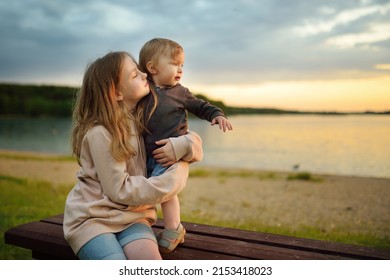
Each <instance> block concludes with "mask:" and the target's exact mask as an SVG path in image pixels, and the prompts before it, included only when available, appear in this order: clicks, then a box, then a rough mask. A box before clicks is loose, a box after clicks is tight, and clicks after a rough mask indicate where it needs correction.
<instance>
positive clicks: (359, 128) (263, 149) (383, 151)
mask: <svg viewBox="0 0 390 280" xmlns="http://www.w3.org/2000/svg"><path fill="white" fill-rule="evenodd" d="M230 120H231V122H232V124H233V126H234V130H233V131H229V132H226V133H223V132H222V131H221V130H220V129H219V128H218V127H217V126H210V124H209V123H208V122H206V121H203V120H198V119H191V120H190V129H191V130H194V131H196V132H197V133H198V134H199V135H200V136H201V137H202V139H203V147H204V152H205V156H204V160H203V161H202V162H201V163H200V165H208V166H221V167H242V168H254V169H268V170H281V171H291V170H293V169H294V167H295V169H298V170H304V171H310V172H318V173H328V174H346V175H359V176H376V177H388V178H389V177H390V149H389V148H388V143H390V116H370V115H350V116H317V115H312V116H305V115H297V116H295V115H294V116H292V115H285V116H262V115H253V116H233V117H230ZM70 127H71V120H70V119H0V149H15V150H32V151H41V152H50V153H61V154H69V153H70V148H69V132H70Z"/></svg>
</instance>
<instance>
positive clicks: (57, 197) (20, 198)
mask: <svg viewBox="0 0 390 280" xmlns="http://www.w3.org/2000/svg"><path fill="white" fill-rule="evenodd" d="M71 187H72V186H62V185H59V186H55V185H53V184H51V183H48V182H45V181H37V180H26V179H20V178H15V177H10V176H1V175H0V259H3V260H4V259H31V253H30V251H28V250H25V249H22V248H18V247H15V246H10V245H7V244H4V233H5V231H6V230H8V229H9V228H11V227H14V226H17V225H20V224H23V223H27V222H31V221H37V220H39V219H42V218H45V217H48V216H53V215H56V214H58V213H62V212H63V211H64V202H65V199H66V196H67V194H68V192H69V190H70V188H71Z"/></svg>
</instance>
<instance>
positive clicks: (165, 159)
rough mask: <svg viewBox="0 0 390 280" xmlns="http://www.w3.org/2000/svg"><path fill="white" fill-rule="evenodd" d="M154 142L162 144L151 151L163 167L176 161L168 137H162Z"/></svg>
mask: <svg viewBox="0 0 390 280" xmlns="http://www.w3.org/2000/svg"><path fill="white" fill-rule="evenodd" d="M156 144H157V145H162V147H160V148H158V149H155V150H154V151H153V158H154V159H155V160H156V161H157V162H158V163H159V164H161V165H162V166H163V167H168V166H171V165H172V164H174V163H175V162H176V156H175V151H174V149H173V146H172V143H171V141H169V139H162V140H159V141H156Z"/></svg>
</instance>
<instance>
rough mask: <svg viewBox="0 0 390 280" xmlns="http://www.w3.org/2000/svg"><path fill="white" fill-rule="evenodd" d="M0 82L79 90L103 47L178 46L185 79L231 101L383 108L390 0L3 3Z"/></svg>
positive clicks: (389, 88)
mask: <svg viewBox="0 0 390 280" xmlns="http://www.w3.org/2000/svg"><path fill="white" fill-rule="evenodd" d="M0 32H1V43H0V82H18V83H34V84H56V85H70V86H79V85H80V83H81V80H82V75H83V72H84V70H85V67H86V65H87V64H88V63H89V62H91V61H93V60H94V59H96V58H97V57H99V56H102V55H104V54H105V53H107V52H108V51H115V50H126V51H129V52H130V53H132V54H133V55H134V56H135V57H136V58H137V59H138V52H139V50H140V48H141V46H142V45H143V43H145V42H146V41H148V40H149V39H151V38H153V37H165V38H170V39H173V40H175V41H177V42H179V43H180V44H181V45H182V46H183V47H184V49H185V52H186V61H185V66H184V71H185V72H184V78H183V80H182V82H181V83H182V84H183V85H184V86H186V87H188V88H189V89H190V90H191V91H192V92H193V93H203V94H205V95H207V96H209V97H210V98H214V99H219V100H222V101H224V102H225V103H226V104H227V105H231V106H250V107H272V108H280V109H297V110H310V111H323V110H325V111H365V110H374V111H383V110H390V1H389V0H387V1H381V0H343V1H340V0H299V1H298V0H241V1H225V0H213V1H211V0H207V1H206V0H205V1H201V0H199V1H192V0H189V1H180V0H160V1H139V0H137V1H135V0H127V1H126V0H111V1H109V0H93V1H92V0H86V1H76V0H56V1H49V0H29V1H24V0H23V1H22V0H13V1H1V2H0Z"/></svg>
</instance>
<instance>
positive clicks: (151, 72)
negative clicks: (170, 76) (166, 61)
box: [146, 61, 157, 75]
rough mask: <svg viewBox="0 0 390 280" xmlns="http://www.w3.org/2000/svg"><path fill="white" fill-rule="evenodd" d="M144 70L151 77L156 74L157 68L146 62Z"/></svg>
mask: <svg viewBox="0 0 390 280" xmlns="http://www.w3.org/2000/svg"><path fill="white" fill-rule="evenodd" d="M146 68H147V69H148V71H149V73H150V74H152V75H156V74H157V68H156V67H155V66H154V64H153V63H152V62H151V61H148V63H146Z"/></svg>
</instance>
